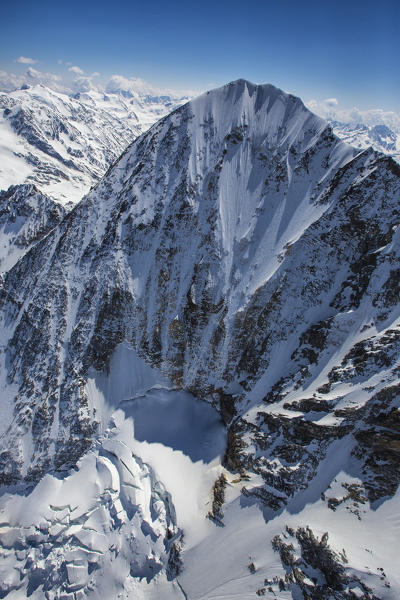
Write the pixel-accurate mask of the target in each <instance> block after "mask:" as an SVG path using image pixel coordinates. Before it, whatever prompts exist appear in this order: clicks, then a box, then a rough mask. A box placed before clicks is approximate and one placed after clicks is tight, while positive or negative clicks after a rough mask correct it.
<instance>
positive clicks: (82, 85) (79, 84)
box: [72, 75, 99, 93]
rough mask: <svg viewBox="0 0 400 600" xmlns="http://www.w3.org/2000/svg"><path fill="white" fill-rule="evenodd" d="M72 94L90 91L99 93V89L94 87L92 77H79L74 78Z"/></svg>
mask: <svg viewBox="0 0 400 600" xmlns="http://www.w3.org/2000/svg"><path fill="white" fill-rule="evenodd" d="M72 87H73V89H74V92H82V93H84V92H90V90H95V91H99V87H98V86H96V85H95V84H94V83H93V81H92V76H90V77H87V76H86V75H79V76H78V77H75V79H74V81H73V82H72Z"/></svg>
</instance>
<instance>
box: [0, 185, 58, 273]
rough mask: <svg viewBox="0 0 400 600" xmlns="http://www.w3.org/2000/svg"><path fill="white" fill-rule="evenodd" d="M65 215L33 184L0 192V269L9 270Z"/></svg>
mask: <svg viewBox="0 0 400 600" xmlns="http://www.w3.org/2000/svg"><path fill="white" fill-rule="evenodd" d="M64 216H65V210H64V208H63V207H62V206H61V205H60V204H57V203H56V202H54V201H53V200H51V199H50V198H48V197H47V196H45V195H44V194H41V193H40V192H39V190H38V189H37V188H35V186H34V185H29V184H25V185H16V186H10V187H9V189H8V190H7V191H5V192H0V247H1V258H0V271H8V270H9V269H11V268H12V267H13V266H14V264H15V263H16V262H17V261H18V260H19V259H20V258H21V256H23V255H24V254H25V253H26V252H27V251H28V250H29V249H30V248H31V247H32V246H33V245H34V244H35V243H37V242H38V241H39V240H41V239H42V238H43V237H44V236H45V235H47V234H48V233H49V231H50V230H51V229H53V228H54V227H55V226H56V225H58V224H59V223H60V222H61V220H62V219H63V217H64Z"/></svg>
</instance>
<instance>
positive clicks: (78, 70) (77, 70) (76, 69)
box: [68, 65, 85, 75]
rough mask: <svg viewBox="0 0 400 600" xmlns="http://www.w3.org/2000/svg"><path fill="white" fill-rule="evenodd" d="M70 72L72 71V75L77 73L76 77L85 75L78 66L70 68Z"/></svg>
mask: <svg viewBox="0 0 400 600" xmlns="http://www.w3.org/2000/svg"><path fill="white" fill-rule="evenodd" d="M68 71H71V72H72V73H76V75H83V74H84V72H85V71H82V69H80V68H79V67H77V66H76V65H75V66H73V67H70V68H69V69H68Z"/></svg>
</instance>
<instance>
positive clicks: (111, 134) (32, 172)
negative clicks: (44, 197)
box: [0, 85, 186, 203]
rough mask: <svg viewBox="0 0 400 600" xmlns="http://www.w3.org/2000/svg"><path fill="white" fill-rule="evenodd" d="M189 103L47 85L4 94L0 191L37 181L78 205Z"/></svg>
mask: <svg viewBox="0 0 400 600" xmlns="http://www.w3.org/2000/svg"><path fill="white" fill-rule="evenodd" d="M184 101H186V98H178V97H170V96H159V97H157V96H149V95H148V94H147V93H143V92H139V93H134V92H133V91H132V92H130V93H129V94H124V93H122V92H120V91H114V92H108V93H105V92H103V93H101V92H99V91H95V90H90V91H86V92H82V93H76V94H74V95H72V96H69V95H67V94H64V93H61V92H56V91H54V90H51V89H49V88H46V87H45V86H43V85H36V86H33V87H29V86H24V87H23V89H21V90H16V91H13V92H9V93H7V94H4V93H3V94H0V109H1V116H0V140H1V141H0V156H1V159H2V160H1V163H2V165H1V167H0V189H2V188H3V189H6V188H8V186H9V185H11V184H21V183H25V182H32V183H34V184H36V185H37V186H39V188H40V190H41V191H42V192H44V193H46V194H48V195H49V196H51V197H52V198H54V199H55V200H57V201H59V202H61V203H66V202H73V203H76V202H77V201H78V200H80V199H81V198H82V196H83V195H84V194H85V193H86V192H88V191H89V189H90V187H92V185H93V184H94V183H96V182H97V181H98V180H99V179H100V177H102V176H103V175H104V173H105V172H106V170H107V168H108V167H109V166H110V164H112V162H114V161H115V160H116V158H117V157H118V156H119V155H120V154H121V152H122V151H123V150H124V149H125V148H126V146H127V145H128V144H129V143H131V142H132V140H133V139H135V138H136V137H137V136H138V135H139V134H140V133H141V132H143V131H145V130H146V129H148V128H149V127H150V125H152V124H153V123H154V122H155V121H157V120H158V119H159V118H160V117H162V116H163V115H165V114H167V113H168V112H170V111H171V110H173V108H174V107H176V106H178V105H179V104H182V103H183V102H184Z"/></svg>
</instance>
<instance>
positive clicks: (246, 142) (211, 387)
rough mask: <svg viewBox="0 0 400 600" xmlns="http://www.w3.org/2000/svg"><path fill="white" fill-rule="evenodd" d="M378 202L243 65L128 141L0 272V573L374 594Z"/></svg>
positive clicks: (384, 489)
mask: <svg viewBox="0 0 400 600" xmlns="http://www.w3.org/2000/svg"><path fill="white" fill-rule="evenodd" d="M123 100H124V101H126V98H125V97H123ZM399 196H400V172H399V168H398V166H397V165H396V163H395V162H394V161H393V160H392V159H391V158H389V157H385V156H383V155H381V154H379V153H377V152H375V151H373V150H372V149H368V150H365V151H359V150H357V149H355V148H352V147H351V146H349V145H347V144H346V143H344V142H343V141H341V140H340V139H339V138H338V137H336V136H335V135H333V133H332V130H331V128H330V127H329V126H328V125H327V124H326V122H325V121H323V120H322V119H320V118H319V117H316V116H315V115H313V114H312V113H311V112H310V111H308V110H307V109H306V108H305V107H304V105H303V103H302V102H301V101H300V100H299V99H297V98H294V97H293V96H290V95H288V94H285V93H284V92H282V91H280V90H278V89H277V88H274V87H273V86H269V85H267V86H257V85H254V84H250V83H248V82H246V81H243V80H239V81H237V82H233V83H232V84H228V85H227V86H223V87H222V88H219V89H217V90H213V91H211V92H209V93H206V94H203V95H202V96H200V97H199V98H197V99H195V100H193V101H190V102H188V103H187V104H185V105H184V106H181V107H179V108H177V109H176V110H175V111H174V112H172V113H171V114H169V115H167V116H166V117H164V118H162V119H161V120H160V121H158V122H157V123H156V124H155V125H154V126H153V127H151V128H150V129H149V130H148V131H147V132H145V133H143V134H142V135H140V136H139V137H138V138H137V139H135V140H134V141H133V142H132V143H131V144H130V145H129V146H128V147H127V149H126V151H125V152H124V153H123V154H122V156H121V157H120V158H119V159H118V160H117V161H116V162H115V163H114V164H113V165H112V167H110V169H109V170H108V172H107V173H106V175H105V176H104V177H103V178H102V179H101V181H100V182H99V183H98V184H97V185H96V186H95V187H94V188H93V189H92V190H91V191H90V192H89V193H88V194H87V195H86V196H85V197H84V198H83V200H82V201H81V202H80V203H79V204H78V205H77V206H76V207H75V208H74V209H73V210H72V211H71V212H70V213H69V214H67V215H66V216H65V217H64V219H63V220H62V221H61V223H59V224H58V225H57V226H56V227H54V228H53V229H51V230H50V231H49V232H48V233H47V235H46V236H45V237H44V238H43V239H42V240H41V241H39V242H38V243H37V244H36V245H35V246H34V247H32V248H31V250H30V251H29V253H28V254H26V255H25V256H24V257H22V258H21V259H20V260H19V261H18V262H17V263H16V264H15V265H14V267H13V268H12V269H10V270H9V271H8V272H7V273H5V274H4V276H3V279H2V287H1V289H0V310H1V312H0V316H1V322H0V326H1V327H2V343H3V348H2V350H3V351H2V352H1V354H0V361H1V362H0V367H1V368H0V386H1V391H2V398H3V402H2V405H1V410H2V415H1V416H2V419H1V423H2V426H3V432H2V435H3V438H2V439H3V450H2V452H1V454H0V466H1V469H0V474H1V482H2V484H3V485H4V486H8V490H9V492H10V494H9V495H6V494H5V495H4V500H3V501H2V505H1V507H2V510H4V512H3V514H4V523H5V525H4V535H3V537H1V535H2V532H0V541H1V540H2V543H3V545H6V544H9V545H8V546H7V549H8V550H7V561H8V562H7V567H5V569H6V571H5V572H6V575H7V577H6V578H5V581H6V583H5V584H4V585H5V588H4V590H5V592H7V593H8V592H9V591H10V590H15V594H16V596H15V597H18V593H19V594H21V593H23V591H25V590H29V591H30V590H31V589H32V586H33V585H34V584H35V585H36V586H37V596H36V597H37V598H40V600H41V599H42V598H43V595H44V593H45V590H44V588H42V589H43V593H42V589H40V586H41V585H42V584H41V583H39V584H38V583H37V581H41V580H42V579H43V578H46V586H48V589H49V590H50V591H49V594H48V595H49V597H50V598H51V597H53V598H57V597H58V596H57V595H58V592H59V590H62V591H63V593H64V591H65V593H66V594H69V595H70V596H71V597H72V594H75V597H85V596H87V597H90V598H105V597H107V598H108V597H116V595H117V594H118V593H120V594H121V597H122V598H128V597H129V596H130V595H131V594H132V593H134V591H137V592H138V597H141V596H143V597H144V598H150V597H152V596H151V595H152V594H153V597H163V598H164V597H165V598H174V599H175V598H179V597H182V596H186V597H188V598H194V599H200V598H203V599H208V598H211V597H215V595H216V594H217V595H218V594H219V595H221V594H222V595H224V596H225V597H227V598H233V597H236V596H237V595H238V594H240V597H241V598H246V600H247V599H249V600H250V599H251V598H254V597H255V596H256V595H258V596H264V595H266V594H267V592H268V593H269V592H270V593H271V594H274V595H276V596H278V595H279V597H282V599H289V598H292V597H301V595H300V594H302V595H303V597H304V598H307V597H310V595H314V596H315V597H316V596H317V595H318V597H321V598H330V597H333V596H334V595H335V596H337V597H341V598H343V599H347V598H348V599H352V598H354V595H355V594H356V597H365V598H371V599H372V598H380V597H382V598H385V600H386V599H389V598H390V599H392V598H393V599H394V598H395V597H396V594H397V596H398V593H397V592H398V590H399V589H400V582H399V581H398V572H399V570H398V568H396V565H395V564H394V561H392V560H391V558H390V556H389V554H388V549H387V547H386V545H385V542H382V543H381V542H379V541H376V539H375V538H376V536H375V534H374V532H375V531H378V529H379V530H380V531H381V534H382V536H381V537H382V538H383V539H384V540H387V539H390V540H393V539H395V537H396V535H397V534H396V530H393V519H392V518H390V513H391V511H392V510H393V508H392V507H393V506H395V504H396V502H398V495H397V496H396V490H397V487H398V483H399V481H400V470H399V466H398V465H399V448H398V427H399V425H398V414H399V412H398V407H399V389H398V373H399V366H400V363H399V347H400V346H399V342H400V324H399V310H398V299H399V269H398V264H399V260H400V258H399V257H400V244H399V233H400V229H399V228H398V225H399V220H400V212H399ZM190 394H192V395H193V396H195V397H197V398H201V399H202V400H205V401H206V402H208V403H209V404H211V405H212V406H213V407H214V408H217V409H218V411H219V413H220V417H221V420H222V421H223V424H224V425H225V428H226V449H225V454H224V457H223V460H222V464H221V460H220V458H221V457H220V454H221V447H222V446H223V445H224V442H225V435H222V433H221V420H218V415H216V414H215V412H212V411H211V412H210V415H209V417H207V418H205V419H204V420H203V421H202V419H200V418H198V415H199V414H203V415H204V416H206V415H205V412H203V411H202V410H201V408H199V407H201V403H197V401H195V400H194V399H193V396H190ZM191 402H192V405H190V403H191ZM193 402H194V404H193ZM188 406H192V408H187V407H188ZM173 407H174V410H172V408H173ZM183 407H184V408H183ZM208 408H210V407H208ZM211 413H212V414H211ZM149 414H150V415H151V417H152V416H155V417H157V419H156V418H154V422H153V419H152V418H150V417H149ZM184 415H186V416H187V418H185V419H184V420H183V416H184ZM158 419H160V420H161V421H162V423H161V426H160V424H159V421H158ZM164 421H165V422H164ZM154 423H156V426H155V427H153V425H154ZM183 423H184V424H183ZM154 429H155V430H156V431H154ZM206 431H207V432H210V431H213V432H215V437H214V436H213V439H214V441H215V440H217V441H218V440H219V441H218V443H217V444H216V446H215V445H214V443H213V440H212V439H209V438H207V439H205V432H206ZM195 440H197V441H196V442H195ZM202 444H203V446H202ZM193 445H198V446H199V447H200V448H199V449H198V450H197V451H194V450H196V449H193ZM199 450H201V451H199ZM146 463H148V465H149V466H146ZM171 465H172V466H171ZM74 467H76V470H75V469H74ZM150 467H151V468H150ZM182 473H183V475H182ZM55 475H57V477H56V476H55ZM57 478H59V479H57ZM38 481H40V483H39V484H38V485H37V487H36V488H35V490H34V491H32V492H31V493H30V490H28V489H27V487H28V486H29V485H33V484H35V483H36V482H38ZM83 481H87V482H88V488H87V489H88V492H87V494H84V495H85V498H84V500H82V499H81V498H79V493H78V494H77V492H76V490H77V489H79V486H80V484H81V483H82V482H83ZM43 482H44V483H43ZM57 482H59V483H57ZM64 482H65V483H64ZM93 482H94V483H93ZM160 482H162V483H163V485H161V483H160ZM212 482H214V483H212ZM89 483H90V485H89ZM17 485H19V486H21V487H22V489H24V490H25V492H26V498H27V500H26V503H25V501H24V502H23V503H22V502H20V501H19V500H18V495H17V494H16V489H18V488H15V487H12V486H17ZM46 486H47V487H46ZM96 489H97V490H98V493H96ZM207 489H208V490H210V492H209V493H207ZM36 490H38V491H36ZM193 490H194V491H193ZM11 492H12V493H11ZM192 492H193V495H191V494H192ZM64 494H65V495H66V497H67V498H68V502H69V504H68V506H65V507H64V506H63V505H62V503H61V497H62V496H63V495H64ZM14 496H17V498H16V499H17V500H18V506H20V507H21V511H20V514H21V515H22V514H28V515H31V514H34V515H38V516H39V517H40V516H41V517H42V518H43V520H44V521H45V523H46V527H42V526H41V525H40V529H38V528H35V524H34V519H33V517H32V518H31V520H29V519H25V520H22V518H21V519H20V520H19V521H18V519H17V518H14V516H13V514H12V506H13V503H14V501H15V500H14ZM187 498H190V501H188V500H187ZM37 507H39V508H37ZM49 507H50V510H49ZM75 507H77V510H76V508H75ZM174 507H175V508H176V511H175V510H174ZM199 507H200V508H199ZM33 508H34V509H35V511H37V512H35V513H32V512H31V509H33ZM39 509H40V510H39ZM59 510H62V511H63V512H62V513H61V515H60V518H58V511H59ZM75 512H76V514H75ZM64 513H65V514H64ZM333 513H335V514H333ZM392 514H393V513H392ZM92 515H94V516H93V517H92ZM207 515H208V519H207V520H206V519H205V517H206V516H207ZM388 515H389V517H388ZM60 519H62V521H63V522H62V523H60V522H59V521H60ZM64 521H65V522H64ZM41 522H42V521H40V523H41ZM60 527H61V529H60ZM181 528H182V529H183V534H184V537H183V538H182V537H181ZM327 529H329V532H330V534H332V535H331V538H329V543H328V536H327V534H326V533H325V532H326V530H327ZM129 532H134V533H133V535H129ZM140 532H141V533H140ZM314 532H315V533H314ZM349 532H350V533H349ZM353 532H356V535H355V534H354V533H353ZM38 533H40V536H41V537H40V538H39V539H40V541H43V542H44V543H43V546H41V545H40V544H39V545H38V544H36V546H35V548H34V549H33V550H32V548H31V547H30V540H31V536H32V535H33V536H35V535H36V536H37V535H38ZM186 533H187V534H188V535H187V537H186V538H185V536H186ZM33 539H34V540H36V539H37V538H36V537H34V538H33ZM185 539H186V540H187V542H186V543H187V547H185V546H184V544H185ZM10 540H11V541H10ZM14 540H18V541H17V542H14ZM76 540H77V541H76ZM285 540H286V541H285ZM17 544H18V546H17ZM64 547H66V548H67V557H66V558H65V560H66V562H67V567H66V569H59V568H57V566H58V565H59V564H60V563H61V562H62V560H63V551H62V549H63V548H64ZM42 548H43V549H42ZM115 548H118V552H114V550H115ZM182 548H183V550H184V552H183V565H184V566H183V573H181V569H182V561H181V557H180V553H181V551H182ZM371 548H373V552H372V551H371V552H370V549H371ZM343 549H345V550H343ZM367 551H368V553H367V554H366V552H367ZM29 552H30V553H31V554H30V555H29V556H31V560H34V561H35V565H38V566H37V569H39V568H40V569H42V571H40V573H41V575H40V577H41V578H42V579H40V578H39V577H36V575H35V574H36V573H37V571H36V570H34V571H33V574H34V575H32V569H31V568H30V566H31V562H26V561H27V558H26V557H27V555H28V553H29ZM93 553H96V556H93ZM132 556H133V557H134V558H133V559H132ZM43 565H44V566H43ZM232 565H235V569H237V576H236V575H235V578H234V579H232ZM382 565H383V566H382ZM383 568H384V569H385V570H384V571H383ZM35 569H36V567H35ZM204 573H207V577H205V576H204ZM332 573H333V575H332ZM144 576H145V577H147V581H148V583H149V587H146V588H144V587H139V586H141V585H142V583H143V586H144V582H142V583H141V582H140V580H139V579H140V577H141V578H143V577H144ZM163 576H164V579H163ZM177 577H178V578H177ZM32 578H33V580H32ZM168 579H170V580H172V581H176V582H177V583H176V584H174V583H171V581H168ZM178 579H179V584H178ZM105 580H107V582H108V584H107V585H109V586H110V587H109V588H107V590H106V591H104V590H102V583H103V582H104V581H105ZM389 581H390V583H389ZM153 584H154V586H157V585H161V584H162V585H163V587H162V588H159V590H158V595H157V592H156V591H155V589H154V587H152V586H153ZM146 585H147V584H146ZM390 585H392V586H393V588H392V590H390V591H389V592H388V590H389V587H390ZM164 586H166V587H164ZM164 589H165V590H167V591H166V592H165V593H164ZM4 590H2V593H4ZM21 590H22V591H21ZM35 590H36V588H35ZM46 590H47V588H46ZM110 590H111V591H110ZM299 590H300V591H299ZM353 590H356V592H357V593H356V592H354V593H353ZM370 592H371V593H370ZM382 592H383V593H382ZM46 593H47V591H46ZM78 594H79V595H80V596H79V595H78ZM10 597H11V598H12V596H10ZM67 597H68V595H67Z"/></svg>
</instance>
